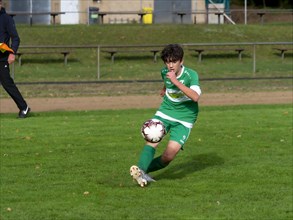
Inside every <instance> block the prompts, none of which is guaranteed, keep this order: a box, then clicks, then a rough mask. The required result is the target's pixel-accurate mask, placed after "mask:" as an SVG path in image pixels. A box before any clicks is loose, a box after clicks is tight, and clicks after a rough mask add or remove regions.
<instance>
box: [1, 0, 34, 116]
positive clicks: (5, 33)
mask: <svg viewBox="0 0 293 220" xmlns="http://www.w3.org/2000/svg"><path fill="white" fill-rule="evenodd" d="M10 40H11V46H10V47H11V49H12V51H13V52H12V51H8V50H6V51H0V83H1V84H2V86H3V88H4V89H5V90H6V92H7V93H8V94H9V95H10V97H11V98H12V99H13V100H14V102H15V104H16V105H17V107H18V108H19V113H18V117H19V118H26V117H27V116H28V114H29V112H30V108H29V106H28V105H27V103H26V101H25V100H24V98H23V97H22V95H21V93H20V91H19V90H18V88H17V87H16V85H15V83H14V80H13V79H12V78H11V76H10V69H9V65H10V64H12V63H13V62H14V61H15V54H16V52H17V50H18V47H19V43H20V39H19V36H18V33H17V30H16V28H15V23H14V20H13V19H12V17H11V16H9V15H8V14H6V11H5V8H3V7H2V0H0V43H5V44H6V45H8V46H9V45H10Z"/></svg>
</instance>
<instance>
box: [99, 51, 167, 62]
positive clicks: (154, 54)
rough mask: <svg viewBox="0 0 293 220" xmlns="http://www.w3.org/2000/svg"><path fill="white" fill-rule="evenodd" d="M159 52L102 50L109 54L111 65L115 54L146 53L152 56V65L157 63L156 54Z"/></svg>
mask: <svg viewBox="0 0 293 220" xmlns="http://www.w3.org/2000/svg"><path fill="white" fill-rule="evenodd" d="M160 51H161V49H150V50H116V49H110V50H102V52H104V53H108V54H110V56H111V61H112V63H114V61H115V55H116V54H117V53H148V52H151V53H152V54H153V61H154V63H156V62H157V53H158V52H160Z"/></svg>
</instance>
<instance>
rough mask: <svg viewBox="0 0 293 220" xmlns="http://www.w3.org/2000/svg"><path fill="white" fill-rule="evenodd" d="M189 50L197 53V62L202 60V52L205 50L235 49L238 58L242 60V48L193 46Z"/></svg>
mask: <svg viewBox="0 0 293 220" xmlns="http://www.w3.org/2000/svg"><path fill="white" fill-rule="evenodd" d="M189 50H190V51H195V52H197V53H198V62H201V61H202V54H203V52H205V51H235V52H237V53H238V58H239V60H242V52H243V51H244V48H195V49H189Z"/></svg>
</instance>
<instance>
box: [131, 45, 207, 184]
mask: <svg viewBox="0 0 293 220" xmlns="http://www.w3.org/2000/svg"><path fill="white" fill-rule="evenodd" d="M183 56H184V51H183V49H182V47H181V46H180V45H178V44H170V45H167V46H166V47H165V48H164V49H163V51H162V53H161V59H162V60H163V62H164V63H165V65H166V67H164V68H163V69H162V70H161V75H162V79H163V81H164V87H163V89H162V91H161V96H163V101H162V103H161V106H160V107H159V109H158V110H157V112H156V113H155V115H154V117H153V118H155V119H159V120H160V121H162V122H163V124H164V125H165V128H166V131H167V132H170V139H169V142H168V144H167V147H166V149H165V151H164V152H163V154H162V155H160V156H158V157H156V158H154V155H155V152H156V148H157V147H158V145H159V143H151V142H146V144H145V146H144V147H143V150H142V152H141V155H140V158H139V161H138V164H137V166H136V165H133V166H131V167H130V175H131V176H132V178H133V179H134V180H136V181H137V183H138V184H139V185H140V186H141V187H144V186H145V185H147V183H148V182H152V181H154V180H153V179H152V178H151V177H150V176H149V175H148V173H149V172H153V171H156V170H160V169H162V168H164V167H166V166H167V165H168V164H169V163H170V162H171V161H172V160H173V159H174V158H175V156H176V155H177V153H178V152H179V151H180V149H183V146H184V144H185V142H186V141H187V139H188V137H189V134H190V132H191V129H192V127H193V124H194V123H195V122H196V119H197V115H198V100H199V97H200V95H201V89H200V86H199V79H198V74H197V72H195V71H194V70H192V69H189V68H187V67H185V66H183Z"/></svg>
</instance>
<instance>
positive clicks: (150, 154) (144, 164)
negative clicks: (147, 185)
mask: <svg viewBox="0 0 293 220" xmlns="http://www.w3.org/2000/svg"><path fill="white" fill-rule="evenodd" d="M155 152H156V149H155V148H153V147H151V146H149V145H145V146H144V147H143V149H142V152H141V155H140V158H139V161H138V167H139V168H140V169H142V170H143V171H147V169H148V167H149V165H150V163H151V162H152V160H153V159H154V155H155Z"/></svg>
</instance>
